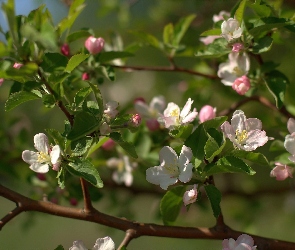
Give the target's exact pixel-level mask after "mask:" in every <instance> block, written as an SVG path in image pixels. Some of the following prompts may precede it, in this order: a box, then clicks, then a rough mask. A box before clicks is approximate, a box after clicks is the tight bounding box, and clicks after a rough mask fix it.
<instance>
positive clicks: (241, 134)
mask: <svg viewBox="0 0 295 250" xmlns="http://www.w3.org/2000/svg"><path fill="white" fill-rule="evenodd" d="M247 138H248V132H247V131H246V130H243V131H241V132H240V131H239V130H238V129H237V130H236V140H237V141H238V143H239V144H245V141H246V140H247Z"/></svg>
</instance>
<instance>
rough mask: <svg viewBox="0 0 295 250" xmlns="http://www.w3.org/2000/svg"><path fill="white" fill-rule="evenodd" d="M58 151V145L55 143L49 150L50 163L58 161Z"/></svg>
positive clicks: (59, 150)
mask: <svg viewBox="0 0 295 250" xmlns="http://www.w3.org/2000/svg"><path fill="white" fill-rule="evenodd" d="M60 153H61V149H60V147H59V145H55V146H54V147H53V148H52V150H51V152H50V159H51V163H52V164H56V163H58V162H59V161H60Z"/></svg>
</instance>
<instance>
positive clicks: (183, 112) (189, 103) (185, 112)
mask: <svg viewBox="0 0 295 250" xmlns="http://www.w3.org/2000/svg"><path fill="white" fill-rule="evenodd" d="M193 102H194V101H192V100H191V98H188V100H187V102H186V104H185V105H184V107H183V109H182V110H181V113H180V117H181V118H182V119H183V118H184V117H186V116H187V115H188V114H189V112H190V110H191V107H192V104H193Z"/></svg>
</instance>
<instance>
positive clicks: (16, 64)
mask: <svg viewBox="0 0 295 250" xmlns="http://www.w3.org/2000/svg"><path fill="white" fill-rule="evenodd" d="M22 66H24V65H23V64H22V63H14V64H13V68H15V69H20V68H21V67H22Z"/></svg>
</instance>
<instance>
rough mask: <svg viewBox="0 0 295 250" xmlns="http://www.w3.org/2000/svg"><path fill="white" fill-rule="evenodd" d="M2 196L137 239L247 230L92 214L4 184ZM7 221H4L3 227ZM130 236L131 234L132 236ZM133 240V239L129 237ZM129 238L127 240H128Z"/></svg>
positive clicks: (273, 248) (274, 244)
mask: <svg viewBox="0 0 295 250" xmlns="http://www.w3.org/2000/svg"><path fill="white" fill-rule="evenodd" d="M0 195H1V196H3V197H5V198H7V199H9V200H12V201H14V202H19V203H20V204H22V206H21V207H19V210H20V211H19V212H18V213H20V212H22V211H38V212H41V213H46V214H52V215H55V216H61V217H66V218H72V219H78V220H83V221H89V222H94V223H98V224H101V225H105V226H108V227H112V228H116V229H118V230H122V231H125V232H127V231H128V230H129V232H132V237H133V238H137V237H140V236H157V237H170V238H185V239H212V240H213V239H215V240H222V239H226V238H235V239H236V238H237V237H238V236H239V235H241V234H242V233H243V232H239V231H235V230H232V229H230V228H229V227H227V226H224V228H218V229H217V228H216V227H213V228H197V227H178V226H162V225H157V224H150V223H147V224H144V223H138V222H132V221H129V220H126V219H121V218H117V217H114V216H110V215H107V214H104V213H101V212H99V211H97V210H96V209H93V211H91V212H90V213H89V212H87V211H86V210H84V209H77V208H70V207H64V206H60V205H56V204H53V203H50V202H45V201H35V200H32V199H29V198H27V197H25V196H23V195H21V194H18V193H16V192H14V191H12V190H9V189H8V188H5V187H4V186H2V185H0ZM4 225H5V223H3V220H2V223H0V229H1V228H2V227H3V226H4ZM130 230H131V231H130ZM249 235H250V236H252V237H253V239H254V241H255V244H256V245H257V246H258V248H259V249H264V250H281V249H284V250H292V249H295V243H292V242H286V241H280V240H274V239H268V238H265V237H259V236H255V235H251V234H249ZM128 237H130V236H128ZM128 239H129V238H128ZM128 239H127V240H128Z"/></svg>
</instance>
